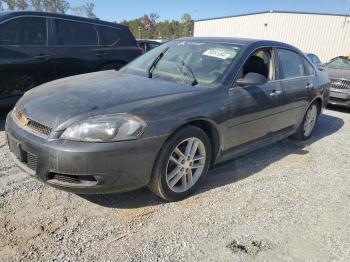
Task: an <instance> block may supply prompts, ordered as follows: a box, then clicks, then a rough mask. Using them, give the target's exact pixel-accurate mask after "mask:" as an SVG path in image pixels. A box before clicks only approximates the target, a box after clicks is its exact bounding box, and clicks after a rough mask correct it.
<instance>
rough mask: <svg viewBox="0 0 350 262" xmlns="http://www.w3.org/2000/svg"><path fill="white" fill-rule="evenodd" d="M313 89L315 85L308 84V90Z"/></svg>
mask: <svg viewBox="0 0 350 262" xmlns="http://www.w3.org/2000/svg"><path fill="white" fill-rule="evenodd" d="M311 88H314V84H313V83H307V85H306V89H311Z"/></svg>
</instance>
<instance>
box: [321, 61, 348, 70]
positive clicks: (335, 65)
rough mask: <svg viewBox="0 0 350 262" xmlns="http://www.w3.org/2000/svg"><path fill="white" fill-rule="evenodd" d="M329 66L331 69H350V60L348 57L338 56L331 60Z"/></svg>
mask: <svg viewBox="0 0 350 262" xmlns="http://www.w3.org/2000/svg"><path fill="white" fill-rule="evenodd" d="M327 67H328V68H331V69H343V70H350V60H349V59H346V58H336V59H334V60H333V61H331V62H330V63H329V64H328V65H327Z"/></svg>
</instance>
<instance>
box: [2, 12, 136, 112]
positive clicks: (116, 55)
mask: <svg viewBox="0 0 350 262" xmlns="http://www.w3.org/2000/svg"><path fill="white" fill-rule="evenodd" d="M142 53H143V51H142V49H140V48H139V47H138V45H137V42H136V39H135V38H134V37H133V35H132V34H131V32H130V30H129V29H128V27H126V26H123V25H119V24H114V23H109V22H103V21H100V20H94V19H87V18H81V17H75V16H69V15H61V14H51V13H44V12H4V13H1V14H0V106H1V105H2V106H8V105H13V104H14V103H15V102H16V101H17V100H18V98H19V97H20V96H22V95H23V94H24V93H25V92H26V91H28V90H29V89H31V88H33V87H34V86H37V85H39V84H41V83H44V82H47V81H50V80H54V79H58V78H62V77H67V76H72V75H77V74H83V73H89V72H94V71H100V70H107V69H119V68H120V67H122V66H124V65H125V64H127V63H128V62H130V61H132V60H133V59H134V58H136V57H138V56H139V55H141V54H142Z"/></svg>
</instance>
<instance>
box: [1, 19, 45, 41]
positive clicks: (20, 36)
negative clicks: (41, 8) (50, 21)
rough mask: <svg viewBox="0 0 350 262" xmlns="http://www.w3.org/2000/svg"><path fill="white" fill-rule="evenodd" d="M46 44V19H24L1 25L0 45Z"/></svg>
mask: <svg viewBox="0 0 350 262" xmlns="http://www.w3.org/2000/svg"><path fill="white" fill-rule="evenodd" d="M46 43H47V28H46V18H42V17H22V18H16V19H13V20H10V21H8V22H5V23H3V24H0V45H21V46H43V45H46Z"/></svg>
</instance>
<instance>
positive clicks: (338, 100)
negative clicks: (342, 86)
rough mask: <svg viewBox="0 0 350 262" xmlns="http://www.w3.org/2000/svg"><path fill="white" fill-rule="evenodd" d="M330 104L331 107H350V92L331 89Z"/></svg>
mask: <svg viewBox="0 0 350 262" xmlns="http://www.w3.org/2000/svg"><path fill="white" fill-rule="evenodd" d="M328 103H329V104H331V105H337V106H344V107H350V90H337V89H331V90H330V94H329V100H328Z"/></svg>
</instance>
